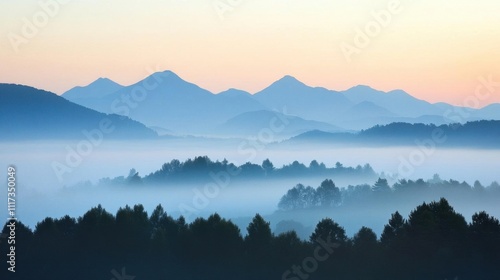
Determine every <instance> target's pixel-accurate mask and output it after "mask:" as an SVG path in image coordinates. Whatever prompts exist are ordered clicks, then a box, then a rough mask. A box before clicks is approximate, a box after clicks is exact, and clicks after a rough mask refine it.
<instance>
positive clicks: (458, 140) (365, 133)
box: [290, 120, 500, 149]
mask: <svg viewBox="0 0 500 280" xmlns="http://www.w3.org/2000/svg"><path fill="white" fill-rule="evenodd" d="M478 135H481V137H478ZM499 138H500V120H480V121H471V122H467V123H465V124H461V123H451V124H443V125H435V124H423V123H414V124H412V123H404V122H395V123H390V124H387V125H375V126H373V127H371V128H368V129H366V130H362V131H360V132H359V133H338V132H321V131H310V132H305V133H303V134H301V135H298V136H296V137H292V138H291V139H290V140H291V141H292V142H297V141H298V142H302V141H307V143H310V142H309V141H320V142H325V143H330V144H331V143H337V144H347V145H362V144H368V145H377V146H391V145H405V146H406V145H409V146H414V145H415V141H416V140H417V141H418V143H420V142H421V145H423V146H429V147H430V146H432V147H433V148H436V147H437V146H439V147H474V148H480V149H491V148H498V147H499V142H498V139H499ZM419 145H420V144H419Z"/></svg>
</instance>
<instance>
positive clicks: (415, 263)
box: [0, 181, 500, 280]
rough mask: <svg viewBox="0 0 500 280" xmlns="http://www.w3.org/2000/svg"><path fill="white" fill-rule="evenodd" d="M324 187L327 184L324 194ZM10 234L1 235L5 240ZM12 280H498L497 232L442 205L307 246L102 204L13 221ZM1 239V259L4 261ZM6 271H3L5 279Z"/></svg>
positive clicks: (330, 233) (494, 223)
mask: <svg viewBox="0 0 500 280" xmlns="http://www.w3.org/2000/svg"><path fill="white" fill-rule="evenodd" d="M327 184H331V183H330V182H329V181H327V182H326V183H325V185H327ZM10 231H11V228H9V227H8V223H7V224H6V225H5V226H4V228H3V231H2V237H6V236H8V235H9V232H10ZM15 232H16V243H15V247H16V253H15V254H16V269H17V272H16V276H17V277H16V279H40V278H42V279H75V280H76V279H82V280H83V279H85V280H87V279H108V280H109V279H118V280H119V279H129V280H132V279H138V280H139V279H203V280H208V279H241V280H244V279H283V280H286V279H289V280H297V279H395V280H396V279H397V280H403V279H428V280H432V279H441V280H443V279H498V275H500V266H499V265H498V264H499V263H500V223H499V221H498V219H496V218H494V217H492V216H490V215H489V214H488V213H486V212H477V213H475V214H474V215H473V216H472V219H471V222H469V223H468V222H467V221H466V219H465V218H464V216H462V215H461V214H459V213H457V212H456V211H455V210H454V208H453V207H452V206H451V205H450V204H449V202H448V201H447V200H446V199H444V198H442V199H440V200H438V201H433V202H430V203H422V204H420V205H418V206H417V207H416V208H415V209H414V210H413V211H411V213H410V214H409V216H408V217H406V218H405V217H403V216H402V215H401V214H400V213H398V212H394V213H393V214H392V215H391V217H388V221H387V224H386V225H385V227H384V230H383V233H382V234H381V236H377V235H376V234H375V233H374V232H373V230H371V229H370V228H367V227H362V228H360V229H359V231H358V232H357V233H356V234H354V235H353V236H347V235H346V232H345V230H344V228H343V227H342V226H341V225H339V224H338V223H336V222H335V219H332V218H325V219H322V220H321V221H318V223H317V225H316V227H315V229H314V232H313V233H312V234H311V235H310V238H309V239H308V240H301V239H300V238H298V236H297V234H296V233H295V232H294V231H290V232H285V233H281V234H279V235H275V234H274V233H273V232H272V230H271V226H270V223H269V222H267V221H266V220H265V219H264V218H263V217H262V216H261V215H259V214H256V215H255V216H254V218H253V219H252V221H251V222H250V223H249V224H248V227H247V228H246V234H242V231H241V229H240V228H238V227H237V226H236V225H235V224H234V223H233V222H231V220H226V219H224V218H222V217H221V216H220V215H218V214H216V213H215V214H212V215H210V216H209V217H208V218H201V217H200V218H197V219H196V220H194V221H193V222H191V223H187V222H186V221H185V219H184V218H183V217H182V216H181V217H178V218H174V217H172V216H170V215H168V214H167V213H166V212H165V210H164V209H163V207H162V206H161V205H158V206H157V207H156V208H155V209H154V211H153V212H152V213H151V214H148V213H147V212H146V211H145V209H144V207H143V206H142V205H135V206H133V207H130V206H125V207H122V208H120V209H119V210H118V211H117V212H116V214H115V215H113V214H112V213H109V212H108V211H106V210H105V209H104V208H102V207H101V206H100V205H99V206H97V207H94V208H92V209H90V210H89V211H87V212H86V213H85V214H84V215H83V216H81V217H79V218H72V217H69V216H65V217H62V218H57V219H54V218H45V219H44V220H43V221H41V222H39V223H38V224H37V225H36V227H35V229H34V230H31V229H30V228H28V227H26V226H25V225H23V224H22V222H19V221H16V223H15ZM5 240H6V239H4V238H0V241H2V242H0V250H1V251H2V252H8V250H9V246H13V245H9V244H8V243H7V242H5ZM7 265H8V263H5V262H4V263H3V264H2V266H4V269H2V270H1V271H2V272H1V274H2V276H1V278H2V279H10V278H6V275H5V274H6V273H9V272H8V271H7V269H6V266H7Z"/></svg>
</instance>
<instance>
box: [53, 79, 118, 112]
mask: <svg viewBox="0 0 500 280" xmlns="http://www.w3.org/2000/svg"><path fill="white" fill-rule="evenodd" d="M121 88H123V86H122V85H120V84H118V83H115V82H113V81H112V80H110V79H108V78H99V79H97V80H95V81H94V82H92V83H91V84H89V85H87V86H83V87H80V86H77V87H74V88H72V89H70V90H68V91H67V92H65V93H64V94H63V95H62V97H64V98H66V99H68V100H69V101H71V102H73V103H77V104H79V105H82V106H85V107H88V108H92V107H94V106H95V103H97V102H98V100H99V99H100V98H103V97H105V96H107V95H109V94H111V93H114V92H116V91H118V90H119V89H121Z"/></svg>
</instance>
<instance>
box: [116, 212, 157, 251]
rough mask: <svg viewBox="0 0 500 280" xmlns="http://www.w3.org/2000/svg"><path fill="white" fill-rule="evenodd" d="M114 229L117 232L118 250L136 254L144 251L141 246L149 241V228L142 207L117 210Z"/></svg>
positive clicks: (146, 215)
mask: <svg viewBox="0 0 500 280" xmlns="http://www.w3.org/2000/svg"><path fill="white" fill-rule="evenodd" d="M116 229H117V232H118V234H117V236H116V241H117V243H118V246H119V249H120V250H122V251H129V252H130V251H131V252H137V251H141V250H142V249H145V248H144V247H145V246H143V244H146V243H147V242H148V240H149V239H150V237H151V228H150V223H149V218H148V213H147V212H146V211H145V210H144V206H142V205H141V204H139V205H134V207H133V208H131V207H129V206H128V205H127V206H125V208H120V209H118V211H117V212H116Z"/></svg>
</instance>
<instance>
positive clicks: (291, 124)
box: [215, 110, 343, 140]
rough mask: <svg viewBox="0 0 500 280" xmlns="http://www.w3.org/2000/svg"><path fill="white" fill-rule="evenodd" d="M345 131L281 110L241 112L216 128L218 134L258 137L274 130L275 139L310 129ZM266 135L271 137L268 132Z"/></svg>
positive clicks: (273, 136)
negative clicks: (288, 114) (281, 111)
mask: <svg viewBox="0 0 500 280" xmlns="http://www.w3.org/2000/svg"><path fill="white" fill-rule="evenodd" d="M315 129H319V130H324V131H331V132H335V131H343V129H341V128H339V127H336V126H334V125H331V124H328V123H325V122H318V121H310V120H305V119H302V118H299V117H295V116H287V115H284V114H282V113H280V112H272V111H266V110H261V111H253V112H247V113H243V114H240V115H238V116H236V117H234V118H231V119H229V120H228V121H227V122H225V123H224V124H222V125H220V126H219V127H217V128H216V129H215V132H216V133H217V134H222V135H228V136H235V137H249V136H253V137H258V136H259V133H260V132H262V131H263V130H266V131H264V132H265V133H269V131H271V132H272V138H273V139H274V140H281V139H284V138H289V137H292V136H295V135H298V134H301V133H304V132H307V131H310V130H315ZM266 137H269V136H268V135H267V134H266Z"/></svg>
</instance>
